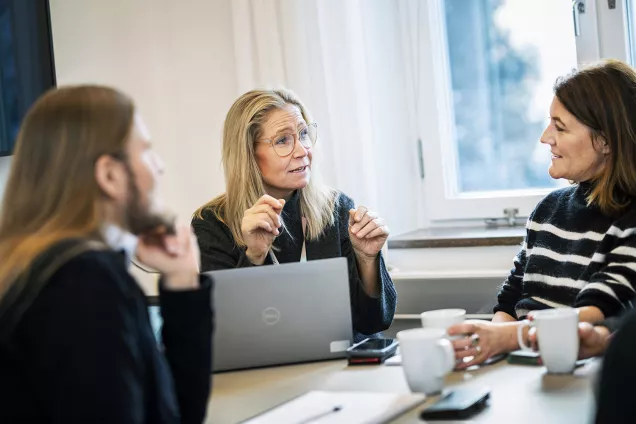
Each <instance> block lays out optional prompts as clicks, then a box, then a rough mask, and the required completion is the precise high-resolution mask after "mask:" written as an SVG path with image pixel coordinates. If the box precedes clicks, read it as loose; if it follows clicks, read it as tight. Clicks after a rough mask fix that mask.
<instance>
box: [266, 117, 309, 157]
mask: <svg viewBox="0 0 636 424" xmlns="http://www.w3.org/2000/svg"><path fill="white" fill-rule="evenodd" d="M296 139H298V141H300V144H301V145H302V146H303V147H304V148H305V149H309V148H310V147H311V146H313V145H314V144H316V141H317V140H318V125H317V124H316V123H315V122H314V123H311V124H309V125H307V126H306V127H303V128H301V129H300V130H299V131H298V132H297V133H296V134H278V135H277V136H276V137H274V138H273V139H263V140H257V143H269V144H271V145H272V147H273V148H274V152H275V153H276V154H277V155H278V156H280V157H285V156H289V155H291V153H292V152H293V151H294V146H295V145H296Z"/></svg>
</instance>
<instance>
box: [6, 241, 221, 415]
mask: <svg viewBox="0 0 636 424" xmlns="http://www.w3.org/2000/svg"><path fill="white" fill-rule="evenodd" d="M211 290H212V283H211V280H209V279H208V278H202V280H201V287H200V289H198V290H193V291H178V292H177V291H166V290H160V302H161V312H162V315H163V320H164V324H163V334H162V338H163V343H164V352H163V353H162V352H161V351H160V348H159V346H158V345H157V342H156V339H155V337H154V334H153V331H152V329H151V326H150V321H149V317H148V311H147V307H148V304H147V303H146V298H145V296H144V294H143V292H142V291H141V289H140V288H139V286H138V285H137V283H136V281H135V280H134V279H133V278H132V276H131V275H130V274H129V273H128V271H127V269H126V264H125V257H124V255H123V254H121V253H118V252H114V251H112V250H101V251H95V250H93V251H88V252H85V253H82V254H80V255H79V256H76V257H74V258H73V259H71V260H69V261H68V262H67V263H66V264H64V265H62V266H61V267H60V268H59V269H58V270H57V271H56V272H55V273H54V274H53V275H52V276H51V277H50V278H49V279H48V280H47V281H46V284H44V285H43V287H42V290H41V291H40V293H39V294H38V295H37V297H36V298H35V299H34V300H33V302H32V303H31V304H30V306H29V308H28V309H27V310H26V312H25V313H24V314H22V315H21V318H20V320H19V321H18V322H17V325H16V326H15V328H14V329H13V330H12V331H11V332H10V333H8V334H9V335H8V336H7V334H6V332H5V333H4V337H3V341H2V343H0V373H1V375H0V422H2V423H34V422H38V423H43V422H47V423H65V424H69V423H118V424H124V423H179V422H182V423H201V422H202V421H203V419H204V418H205V413H206V406H207V403H208V397H209V391H210V373H211V361H212V358H211V352H212V347H211V337H212V330H213V313H212V307H211ZM5 322H6V321H5Z"/></svg>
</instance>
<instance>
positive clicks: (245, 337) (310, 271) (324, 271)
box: [206, 258, 353, 371]
mask: <svg viewBox="0 0 636 424" xmlns="http://www.w3.org/2000/svg"><path fill="white" fill-rule="evenodd" d="M206 274H208V275H211V276H212V278H213V279H214V299H215V315H216V319H215V322H216V331H215V334H214V371H225V370H234V369H242V368H252V367H261V366H268V365H280V364H289V363H296V362H306V361H315V360H322V359H330V358H342V357H345V356H346V352H345V350H346V349H347V348H348V347H349V346H350V345H351V341H352V337H353V336H352V321H351V301H350V294H349V279H348V269H347V260H346V259H345V258H335V259H324V260H317V261H309V262H300V263H288V264H282V265H275V266H274V265H272V266H259V267H250V268H237V269H228V270H222V271H212V272H208V273H206Z"/></svg>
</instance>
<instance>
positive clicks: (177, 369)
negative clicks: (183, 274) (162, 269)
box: [159, 276, 214, 424]
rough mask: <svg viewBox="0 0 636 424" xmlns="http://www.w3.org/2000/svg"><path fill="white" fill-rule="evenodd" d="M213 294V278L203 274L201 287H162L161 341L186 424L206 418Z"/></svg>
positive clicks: (209, 381)
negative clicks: (188, 288) (185, 289)
mask: <svg viewBox="0 0 636 424" xmlns="http://www.w3.org/2000/svg"><path fill="white" fill-rule="evenodd" d="M160 287H163V284H160ZM212 293H213V284H212V281H211V279H210V278H209V277H204V276H202V277H201V287H200V288H199V289H198V290H188V291H169V290H164V289H161V290H160V297H159V299H160V302H161V314H162V317H163V328H162V340H163V343H164V348H165V355H166V358H167V360H168V363H169V364H170V370H171V371H172V377H173V380H174V384H175V391H176V395H177V402H178V403H179V411H180V413H181V422H182V423H184V424H189V423H193V424H194V423H196V424H199V423H202V422H203V420H204V419H205V412H206V406H207V403H208V398H209V395H210V383H211V376H212V332H213V330H214V312H213V306H212V305H213V301H212Z"/></svg>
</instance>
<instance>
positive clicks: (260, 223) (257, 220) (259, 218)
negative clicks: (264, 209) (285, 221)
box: [245, 213, 279, 235]
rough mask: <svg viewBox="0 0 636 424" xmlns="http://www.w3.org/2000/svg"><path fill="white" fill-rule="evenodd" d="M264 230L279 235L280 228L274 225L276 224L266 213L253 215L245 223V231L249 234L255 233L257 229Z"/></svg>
mask: <svg viewBox="0 0 636 424" xmlns="http://www.w3.org/2000/svg"><path fill="white" fill-rule="evenodd" d="M259 228H260V229H262V230H265V231H268V232H270V233H272V234H274V235H278V234H279V231H278V228H277V227H276V226H275V225H274V222H273V221H272V219H271V218H270V217H269V215H268V214H266V213H259V214H256V215H252V216H251V217H249V218H248V219H247V220H246V222H245V230H246V231H247V232H248V233H252V232H254V230H256V229H259Z"/></svg>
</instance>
